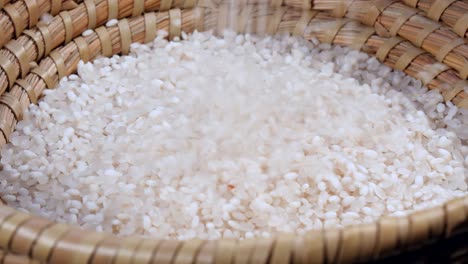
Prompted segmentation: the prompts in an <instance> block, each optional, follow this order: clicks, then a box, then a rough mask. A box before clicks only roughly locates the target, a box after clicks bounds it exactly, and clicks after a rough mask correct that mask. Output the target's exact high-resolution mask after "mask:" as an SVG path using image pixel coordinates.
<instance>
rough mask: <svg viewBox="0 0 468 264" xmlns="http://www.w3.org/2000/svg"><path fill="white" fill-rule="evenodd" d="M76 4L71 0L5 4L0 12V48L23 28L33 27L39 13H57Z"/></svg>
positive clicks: (29, 0)
mask: <svg viewBox="0 0 468 264" xmlns="http://www.w3.org/2000/svg"><path fill="white" fill-rule="evenodd" d="M76 6H77V4H76V3H75V2H73V1H72V0H23V1H17V2H15V3H11V4H8V5H6V6H5V7H4V8H3V11H2V12H0V34H1V36H2V38H0V48H1V47H3V46H4V45H5V44H6V43H7V42H8V41H10V40H11V39H13V38H17V37H19V36H20V35H21V33H23V31H24V30H25V29H28V28H33V27H34V26H35V25H36V24H37V23H38V22H39V18H40V16H41V15H43V14H45V13H51V14H52V15H57V14H58V13H59V12H60V11H61V10H69V9H73V8H75V7H76Z"/></svg>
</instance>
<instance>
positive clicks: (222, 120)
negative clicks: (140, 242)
mask: <svg viewBox="0 0 468 264" xmlns="http://www.w3.org/2000/svg"><path fill="white" fill-rule="evenodd" d="M163 37H164V33H160V34H159V37H158V38H157V39H156V40H155V41H154V42H153V43H151V44H149V45H137V44H134V45H133V46H132V48H133V50H132V53H131V54H130V55H129V56H114V57H112V58H100V59H98V60H96V61H95V62H94V63H87V64H83V63H81V64H80V66H79V70H78V75H72V76H69V77H68V78H65V79H63V80H62V81H61V83H60V85H59V86H58V88H57V89H55V90H48V91H46V96H45V97H44V98H43V100H42V101H40V103H39V106H36V105H31V107H30V109H29V111H28V112H27V113H26V114H25V118H24V120H23V121H21V122H20V123H18V127H17V131H16V132H14V133H13V135H12V138H11V143H10V144H9V145H7V146H6V147H4V148H3V149H2V151H1V155H2V158H1V164H2V165H3V166H4V169H3V171H2V172H1V175H0V178H1V181H0V195H1V197H3V198H4V200H6V201H7V202H8V204H9V205H11V206H13V207H16V208H19V209H20V210H22V211H27V212H31V213H34V214H38V215H42V216H45V217H47V218H49V219H52V220H55V221H59V222H68V223H71V224H76V225H79V226H81V227H83V228H86V229H93V230H98V231H101V230H103V231H108V232H113V233H115V234H119V235H127V234H143V235H150V236H152V237H160V238H177V239H190V238H194V237H197V238H202V239H205V238H209V239H216V238H222V237H235V238H249V237H262V236H270V235H271V234H273V233H275V232H280V231H285V232H295V233H298V234H301V233H304V232H305V231H307V230H310V229H315V228H321V227H324V226H325V227H329V226H344V225H350V224H356V223H363V222H370V221H374V220H376V219H378V218H379V217H381V216H383V215H402V214H406V213H408V212H409V211H412V210H418V209H423V208H427V207H431V206H434V205H439V204H441V203H443V202H444V201H447V200H448V199H451V198H454V197H457V196H462V195H464V194H466V191H467V184H466V179H467V177H468V176H467V167H468V157H467V156H468V147H467V140H468V112H467V110H462V109H457V108H456V107H455V106H454V105H453V104H451V103H447V104H444V103H442V97H441V96H440V95H439V94H438V93H437V91H427V90H426V89H425V88H422V87H421V83H420V82H419V81H416V80H414V79H412V78H410V77H408V76H405V75H404V74H402V73H400V72H392V71H391V70H390V69H389V68H388V67H386V66H383V65H381V64H380V63H379V62H378V61H377V60H375V59H374V58H370V57H369V56H367V55H366V54H363V53H360V52H357V51H351V50H349V49H346V48H342V47H332V46H330V45H323V44H320V45H319V44H318V43H316V42H315V41H312V42H306V41H303V40H300V39H296V38H293V37H289V36H276V37H266V38H260V37H255V36H250V35H245V36H243V35H235V34H232V33H226V34H225V36H224V38H216V37H214V36H213V35H211V34H210V33H194V34H192V35H190V36H186V35H184V37H183V40H181V41H175V42H167V41H166V40H164V38H163Z"/></svg>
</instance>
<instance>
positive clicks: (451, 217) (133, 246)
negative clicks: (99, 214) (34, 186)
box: [0, 0, 468, 262]
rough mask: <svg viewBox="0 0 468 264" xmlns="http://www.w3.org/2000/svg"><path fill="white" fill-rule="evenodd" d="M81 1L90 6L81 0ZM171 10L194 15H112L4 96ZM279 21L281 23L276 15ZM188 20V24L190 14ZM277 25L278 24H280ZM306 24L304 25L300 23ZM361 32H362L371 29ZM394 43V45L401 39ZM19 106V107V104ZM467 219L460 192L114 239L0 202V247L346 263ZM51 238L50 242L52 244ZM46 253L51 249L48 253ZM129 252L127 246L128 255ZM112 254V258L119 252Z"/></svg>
mask: <svg viewBox="0 0 468 264" xmlns="http://www.w3.org/2000/svg"><path fill="white" fill-rule="evenodd" d="M87 2H88V4H89V1H88V0H87ZM174 10H175V11H174ZM171 12H172V13H173V14H174V12H175V13H176V15H177V16H178V17H180V16H181V15H184V14H185V15H187V14H191V15H192V16H196V14H195V11H193V10H191V11H190V12H192V13H189V11H187V13H181V11H180V10H179V9H173V10H171V11H169V12H165V13H164V14H163V13H161V14H162V15H161V17H157V15H156V14H155V13H146V14H145V15H144V16H136V17H135V18H132V19H128V20H127V19H122V20H120V21H119V23H118V25H116V26H113V27H108V28H107V27H100V29H98V30H96V31H94V32H93V33H92V35H90V36H88V37H78V38H75V39H74V41H72V42H70V43H68V44H67V45H66V46H63V47H59V48H57V49H55V51H54V52H52V53H51V54H50V56H48V57H46V58H45V59H43V60H42V61H41V63H40V65H39V67H37V68H35V69H34V70H33V71H32V72H31V73H30V74H28V75H27V77H28V78H29V77H30V78H29V79H27V78H26V77H25V78H23V79H22V80H23V82H17V83H16V84H14V85H13V86H12V88H11V89H10V92H9V93H7V94H6V95H10V96H11V95H13V94H14V91H20V93H19V95H20V97H19V99H18V98H16V97H14V98H15V100H18V101H19V102H20V101H21V100H22V101H21V102H25V100H26V101H28V102H29V101H32V100H31V98H32V95H31V93H35V92H34V91H36V90H38V89H39V88H37V87H36V86H41V87H42V88H40V89H43V88H45V87H46V86H48V87H49V88H50V87H51V86H54V83H55V82H57V79H58V77H60V76H61V75H68V74H67V73H68V71H69V70H68V69H67V67H66V66H67V65H66V64H67V63H69V62H67V60H64V55H63V54H65V52H66V51H69V50H70V49H73V51H74V52H75V54H79V57H80V58H81V59H85V60H87V59H89V58H91V57H93V56H92V54H93V53H96V52H95V51H93V48H92V47H91V46H90V44H91V43H94V44H96V45H94V49H97V50H98V51H97V52H98V53H103V54H104V55H111V53H115V47H113V46H112V44H110V43H109V42H106V39H111V38H110V36H111V34H114V35H115V36H114V35H112V36H114V37H118V38H119V39H120V41H117V42H118V44H117V45H120V46H119V47H118V49H120V50H125V49H126V48H128V47H127V45H130V44H129V42H128V40H129V39H130V40H134V38H135V36H134V35H132V34H133V32H131V31H129V30H127V26H128V29H130V28H131V26H132V27H133V26H135V25H140V27H141V26H142V25H143V26H144V29H143V32H145V36H140V38H141V39H139V40H138V41H140V42H143V41H146V40H148V39H151V38H152V37H154V36H155V30H152V29H155V28H156V25H157V23H162V24H164V23H165V24H164V25H165V27H166V28H167V29H168V31H169V32H170V33H171V35H172V36H176V35H178V34H180V32H181V30H182V29H183V25H182V26H181V25H179V26H178V23H174V21H173V20H174V18H171ZM275 14H277V13H273V17H274V15H275ZM311 15H312V14H311V13H304V16H303V17H301V18H302V19H303V20H301V19H299V21H306V22H307V23H309V22H310V21H311V20H312V18H310V16H311ZM315 15H317V14H315ZM318 15H319V16H320V15H322V13H319V14H318ZM174 16H175V15H173V17H174ZM187 16H188V15H187ZM162 17H164V19H162V20H160V21H158V20H157V18H162ZM182 17H183V16H182ZM309 18H310V19H309ZM275 19H278V18H277V17H274V19H273V21H276V20H275ZM307 19H309V20H307ZM279 21H281V19H280V20H279ZM340 21H341V20H340ZM343 21H344V22H339V24H341V26H342V27H343V26H345V25H346V23H348V22H349V21H348V20H343ZM224 22H225V21H224ZM151 23H153V24H151ZM191 23H192V24H193V20H192V22H191ZM197 23H201V22H196V23H195V24H196V25H198V24H197ZM277 23H278V24H279V23H280V22H277ZM307 23H306V25H305V26H307ZM300 26H301V27H300V29H302V26H303V25H300ZM305 26H304V29H305ZM180 27H182V28H180ZM278 28H279V27H278V26H276V27H275V26H272V27H270V28H269V30H277V29H278ZM296 29H297V28H296ZM340 29H341V27H339V28H338V29H337V30H336V32H334V33H335V34H334V35H333V36H331V37H330V35H326V36H324V38H325V39H331V41H330V42H335V43H336V41H338V39H337V35H338V33H339V32H340ZM302 32H304V31H302ZM365 33H366V34H369V33H370V31H369V32H365ZM372 33H374V32H372ZM370 36H371V35H370V34H369V35H367V36H364V38H365V39H364V42H363V43H362V45H365V41H368V40H369V38H370ZM112 39H114V38H112ZM124 40H125V41H124ZM97 43H99V45H97ZM399 43H401V41H400V42H399ZM399 43H396V44H395V45H394V46H392V47H390V48H389V50H388V52H390V50H391V49H392V48H395V47H396V46H398V45H399ZM354 44H355V43H354V42H353V43H349V45H354ZM362 45H361V46H359V48H361V47H362ZM419 55H421V54H419ZM419 55H417V56H419ZM417 56H416V57H417ZM384 57H386V56H384ZM384 59H385V58H384ZM412 61H413V60H412ZM412 61H411V62H412ZM411 62H409V63H408V65H410V64H411ZM15 63H16V62H15ZM408 65H406V66H408ZM32 83H33V84H32ZM24 86H26V87H24ZM15 89H16V90H15ZM40 89H39V90H40ZM38 94H39V93H38ZM6 95H4V96H3V97H5V96H6ZM13 96H14V95H13ZM3 97H2V98H3ZM13 104H14V103H6V104H0V112H5V111H9V112H8V113H9V114H11V115H12V120H15V121H16V119H15V118H16V117H18V116H19V114H18V113H19V112H18V111H20V110H18V108H17V106H15V105H13ZM19 105H20V107H21V104H19ZM3 106H6V108H3V109H2V108H1V107H3ZM15 116H16V117H15ZM0 129H1V130H2V132H3V133H4V134H6V133H5V128H4V127H2V126H0ZM4 136H5V135H4ZM5 137H7V136H5ZM37 221H42V224H43V226H42V225H41V228H39V229H35V228H34V227H33V224H34V223H36V222H37ZM466 224H468V194H467V195H465V196H463V197H459V198H456V199H452V200H450V201H447V202H446V203H444V204H443V205H440V206H436V207H434V208H429V209H424V210H421V211H416V212H413V213H410V214H409V215H407V216H401V217H395V216H384V217H382V218H380V219H379V220H377V221H375V222H373V223H370V224H359V225H351V226H346V227H343V228H322V229H318V230H312V231H310V232H309V233H307V234H305V235H302V236H301V235H292V234H282V233H278V234H277V236H276V237H275V238H272V239H267V238H257V239H253V240H242V241H241V240H234V241H232V240H230V239H220V240H214V241H211V242H209V241H200V240H188V241H178V240H163V241H159V240H151V239H144V238H141V237H138V238H134V237H128V238H122V239H117V238H116V237H115V236H114V235H112V234H108V233H100V232H93V231H81V230H78V229H77V227H75V226H72V225H63V224H56V223H53V222H52V221H48V220H47V221H46V220H44V219H42V218H39V217H35V216H32V215H29V214H24V213H21V212H18V211H16V209H13V208H10V207H7V206H4V205H1V206H0V237H2V238H3V240H2V238H0V249H3V250H5V251H11V252H13V253H18V254H22V255H24V256H32V257H33V258H34V259H36V260H41V261H47V260H51V261H52V262H54V261H56V262H59V260H63V258H64V257H69V256H70V255H69V254H73V256H74V257H77V258H78V259H79V260H83V261H84V260H91V258H92V257H95V256H100V255H99V254H100V253H99V247H101V246H102V245H103V243H104V244H105V243H109V245H107V247H108V248H112V249H115V251H116V252H117V253H115V254H116V255H118V254H124V256H123V257H122V258H125V257H128V254H130V259H131V258H137V257H141V258H143V256H147V255H148V254H149V252H153V250H155V248H158V249H157V250H158V252H159V251H161V250H163V251H164V252H165V253H167V254H169V255H170V256H169V258H170V260H171V259H172V260H175V259H178V258H182V259H184V258H188V259H189V260H195V258H197V257H199V256H200V252H202V251H203V250H202V249H205V248H207V247H208V246H207V245H211V243H215V244H216V245H217V247H216V249H212V248H208V249H206V250H207V252H209V253H210V254H208V253H207V254H208V255H210V256H212V257H213V258H215V259H218V260H232V257H233V256H232V255H233V254H234V253H238V254H239V253H244V254H246V255H247V256H250V254H253V253H251V251H249V250H254V248H258V250H259V251H258V252H260V253H265V252H267V253H268V254H267V255H266V256H264V255H261V256H259V258H262V259H264V258H267V259H269V260H271V261H272V262H274V261H279V262H282V261H287V260H288V259H291V258H292V256H293V255H294V256H300V257H301V258H303V259H304V260H311V259H312V260H317V261H318V260H325V259H326V260H328V261H346V260H355V259H356V258H373V257H375V256H380V255H382V254H386V253H388V252H390V251H392V250H395V249H398V250H402V249H404V248H406V247H408V246H410V245H416V244H419V242H420V241H423V240H426V239H428V238H442V237H447V236H451V235H452V233H453V232H456V231H457V230H459V228H460V227H463V226H464V225H466ZM25 230H26V231H28V232H32V233H34V237H35V240H34V241H35V242H34V243H33V244H34V245H32V244H31V245H29V247H27V250H25V248H23V246H21V245H19V244H17V243H16V244H15V241H16V240H15V239H16V238H17V237H21V236H23V237H22V238H23V240H21V241H22V242H25V241H26V240H25V237H27V235H29V237H30V236H31V233H27V232H26V231H25ZM50 230H52V231H50ZM49 231H50V232H49ZM115 240H119V241H115ZM51 241H52V242H54V243H52V244H51V243H50V242H51ZM63 241H64V242H63ZM61 242H63V243H61ZM112 243H115V244H112ZM146 243H147V244H146ZM156 243H157V245H156ZM47 245H48V246H47ZM142 245H147V247H143V246H142ZM312 245H313V246H312ZM78 247H80V248H81V249H83V251H82V252H76V250H74V249H76V248H78ZM36 248H39V249H37V252H36V251H34V249H36ZM255 250H256V249H255ZM52 251H53V252H55V253H51V252H52ZM129 251H131V252H130V253H129ZM57 252H58V253H57ZM161 252H162V251H161ZM249 252H250V253H249ZM252 252H254V251H252ZM255 252H257V251H255ZM231 253H232V254H231ZM49 254H51V255H49ZM57 254H59V255H57ZM125 254H127V255H125ZM184 254H185V255H184ZM229 254H231V255H229ZM314 254H315V255H314ZM118 256H120V255H118ZM118 256H117V258H119V257H118ZM151 256H153V257H155V258H156V259H163V258H165V257H168V256H167V255H164V256H159V255H157V254H156V255H153V254H151ZM320 262H321V261H320Z"/></svg>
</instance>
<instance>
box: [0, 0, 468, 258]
mask: <svg viewBox="0 0 468 264" xmlns="http://www.w3.org/2000/svg"><path fill="white" fill-rule="evenodd" d="M39 1H40V0H37V1H18V2H15V3H12V4H9V5H7V6H6V7H11V6H13V5H14V6H15V8H17V9H16V10H17V12H18V14H20V15H21V14H23V13H24V14H25V15H26V16H25V17H27V19H25V20H24V21H29V26H30V27H31V29H30V30H24V29H25V28H26V27H28V26H27V25H23V24H24V23H25V22H24V21H23V22H18V21H19V19H18V18H17V17H15V16H14V14H13V15H12V13H14V12H15V11H12V8H6V10H7V12H4V11H2V12H3V15H5V14H6V15H7V16H8V17H9V18H10V20H11V21H10V24H8V23H7V24H8V25H9V26H10V28H11V29H12V30H11V31H12V32H14V33H15V32H20V31H21V32H22V33H19V34H16V33H15V37H11V39H12V40H11V41H5V43H6V44H5V47H4V48H3V49H2V50H0V68H1V72H0V88H1V90H2V91H1V92H2V96H1V97H0V130H1V132H2V133H0V134H1V136H0V144H2V145H3V144H6V142H7V141H8V138H9V135H10V133H11V132H12V131H13V130H14V127H15V125H16V122H17V121H18V120H21V118H22V113H23V109H25V108H26V107H27V106H28V105H29V104H30V103H36V102H37V100H38V98H39V97H40V95H41V94H42V91H43V90H44V89H46V88H53V87H54V86H55V85H56V84H57V82H58V80H59V79H60V78H62V77H64V76H66V75H69V74H71V73H73V72H75V71H76V68H77V64H78V62H79V60H84V61H89V60H92V59H94V58H96V57H97V56H99V55H104V56H111V55H113V54H117V53H122V54H126V53H128V51H129V47H130V43H132V42H141V43H143V42H149V41H151V40H152V39H153V38H154V37H155V36H156V31H157V30H160V29H163V30H167V31H168V32H169V37H170V38H173V37H176V36H179V35H180V34H181V32H182V31H185V32H192V31H194V30H200V31H201V30H215V31H221V30H223V29H225V28H230V29H234V30H237V31H238V32H253V33H267V34H273V33H276V32H288V33H291V34H296V35H299V36H302V37H304V38H306V39H310V38H313V37H316V38H318V39H319V40H320V41H321V42H324V43H333V44H338V45H345V46H350V47H352V48H355V49H360V50H362V51H365V52H367V53H369V54H371V55H375V56H376V57H377V58H378V59H379V60H380V61H382V62H383V63H385V64H387V65H389V66H390V67H393V68H395V69H398V70H402V71H404V72H406V73H407V74H408V75H411V76H414V77H416V78H419V79H420V80H421V81H422V82H423V83H424V84H426V85H427V86H428V87H429V88H434V89H439V90H440V91H441V93H442V94H443V96H444V98H445V99H446V100H447V101H448V100H451V101H452V102H453V103H455V104H457V105H458V106H460V107H467V108H468V103H467V96H466V93H465V91H464V89H465V88H466V87H467V84H466V77H463V69H464V67H466V64H467V62H466V61H465V62H463V56H461V55H460V54H463V46H465V45H466V38H465V37H464V36H463V34H462V35H461V36H460V34H459V32H458V33H457V34H456V35H458V36H456V37H454V38H455V39H456V40H457V41H458V43H462V44H460V45H458V46H456V45H452V46H454V47H451V46H449V44H444V45H445V46H440V47H439V48H438V49H434V47H432V46H431V45H430V39H428V40H427V41H428V43H429V44H426V46H424V43H425V42H426V39H425V38H430V35H431V34H436V33H434V32H437V31H436V30H440V29H441V28H442V29H443V30H451V29H449V27H445V26H442V25H440V26H437V27H434V26H433V25H434V23H439V22H432V23H427V25H426V27H427V28H429V29H431V30H432V31H430V30H428V32H429V33H427V32H425V33H427V34H426V35H425V38H423V39H422V41H421V40H420V39H411V38H410V37H409V36H406V35H405V34H403V33H402V34H398V32H399V30H403V31H404V27H405V26H407V27H410V26H412V25H411V23H409V22H411V21H410V20H405V21H403V22H401V20H402V19H400V20H398V19H394V20H395V21H394V24H390V25H385V23H384V21H386V20H385V19H384V18H385V9H386V8H388V7H389V6H390V7H391V6H392V5H394V4H401V3H398V2H397V1H367V4H368V6H367V8H368V10H371V9H373V8H377V10H378V11H379V14H378V15H377V16H376V18H375V21H374V23H371V25H367V26H366V25H364V24H362V23H365V21H364V20H365V19H364V18H363V17H359V15H355V14H352V10H349V11H348V12H346V11H347V10H346V9H345V10H344V11H343V10H342V9H343V8H342V7H343V6H342V4H343V3H345V4H347V3H348V1H344V2H341V1H338V2H336V3H335V4H334V5H333V4H332V5H331V6H330V7H326V8H325V7H324V8H315V7H317V6H320V5H318V3H319V2H320V1H313V2H312V3H310V1H299V0H297V1H285V3H282V1H274V0H272V1H258V2H261V3H263V5H255V4H240V5H233V4H232V3H231V4H229V3H227V4H226V3H223V1H189V0H186V1H165V0H163V1H156V0H138V1H128V0H127V1H123V0H95V1H92V0H85V1H84V2H83V3H81V4H77V5H76V6H73V8H72V9H70V10H69V11H62V12H60V13H59V14H58V15H57V16H55V17H54V19H53V21H52V22H51V23H49V24H40V23H39V25H38V27H35V26H34V25H35V24H36V23H32V19H33V17H38V15H39V14H35V15H32V13H31V12H32V11H34V10H36V12H44V10H45V12H48V11H50V9H51V8H52V6H55V8H56V6H57V5H58V2H57V0H51V1H44V0H42V1H40V3H42V4H43V5H47V3H48V4H49V10H47V8H44V9H42V11H40V10H39V9H34V8H31V6H32V5H34V3H35V4H36V5H37V6H39V5H40V3H39ZM60 2H61V1H60ZM251 2H255V1H251ZM299 2H300V4H301V5H299V4H298V3H299ZM435 2H436V3H437V2H438V1H435ZM304 3H306V4H305V5H302V4H304ZM307 3H309V4H308V5H307ZM282 4H284V5H282ZM21 5H24V6H25V7H26V9H24V8H23V9H21ZM385 5H386V7H385V8H383V9H382V6H385ZM401 5H402V4H401ZM439 5H440V3H439ZM301 7H302V8H301ZM347 7H348V8H350V7H352V5H351V3H349V4H348V5H347ZM171 8H172V9H171ZM311 8H313V9H320V10H322V11H315V10H311ZM340 8H341V9H340ZM408 8H409V9H406V7H404V8H403V9H402V10H413V9H411V8H410V7H408ZM441 8H443V7H441ZM445 8H446V9H447V8H448V7H445ZM25 10H26V11H25ZM327 10H328V11H330V12H326V11H327ZM337 10H338V11H339V12H338V11H337ZM444 10H445V9H444ZM444 10H442V11H441V12H440V16H441V17H443V14H444ZM151 11H159V12H157V13H154V12H151ZM413 11H414V13H413V14H412V15H417V16H423V14H422V13H421V12H420V11H416V10H415V9H414V10H413ZM22 12H23V13H22ZM369 12H370V11H369ZM405 12H407V11H402V14H401V16H402V17H405V16H408V15H407V13H405ZM434 12H435V11H433V13H434ZM350 13H351V14H350ZM364 13H365V12H364ZM437 13H439V12H437ZM1 16H2V14H0V23H1V18H2V17H1ZM130 16H131V18H125V17H130ZM337 16H338V18H335V17H337ZM343 16H347V17H349V18H341V17H343ZM388 16H390V15H388ZM233 17H236V18H237V19H233ZM113 18H117V19H120V20H119V22H118V24H117V25H114V26H110V27H100V26H101V25H103V24H105V22H106V21H108V20H110V19H113ZM379 18H381V19H382V21H380V20H379ZM356 20H358V21H360V22H362V23H359V22H357V21H356ZM387 20H388V19H387ZM233 21H234V22H233ZM36 22H37V21H36ZM380 22H382V23H380ZM443 22H444V21H443ZM21 23H23V24H21ZM397 23H398V25H399V26H400V28H399V29H397V30H395V26H394V25H395V24H397ZM400 24H401V25H400ZM423 24H424V23H423ZM317 25H320V26H317ZM7 27H8V26H7ZM381 27H383V28H384V29H385V28H386V27H389V29H393V31H396V32H393V33H395V34H393V35H392V34H390V35H388V34H387V33H389V32H385V30H384V29H382V28H381ZM87 28H92V29H94V28H96V30H95V31H94V32H93V33H92V34H91V35H88V36H86V37H79V35H80V34H81V33H82V32H83V31H84V30H85V29H87ZM23 31H24V32H23ZM458 31H460V30H458ZM465 31H466V30H465ZM12 34H13V33H12ZM397 35H398V36H400V37H398V36H397ZM405 37H406V38H405ZM460 40H461V41H462V42H460ZM420 42H421V45H417V44H418V43H420ZM0 43H2V42H0ZM447 43H453V41H452V40H450V41H447ZM417 46H419V48H418V47H417ZM447 47H448V48H447ZM450 48H451V49H450ZM425 49H428V50H430V51H429V52H425V51H424V50H425ZM456 49H458V50H456ZM452 53H453V54H452ZM441 54H442V55H441ZM447 56H452V57H450V61H451V63H452V64H454V65H455V64H456V65H461V66H460V67H458V69H457V67H453V65H448V64H450V63H447V64H444V63H443V62H444V60H445V59H446V58H447ZM457 56H458V57H457ZM460 56H461V57H460ZM457 59H458V60H460V61H461V62H458V61H457ZM35 63H37V64H38V65H35ZM464 63H465V64H464ZM434 65H435V66H434ZM463 65H465V66H463ZM421 72H423V73H424V74H421ZM467 229H468V196H465V197H463V198H459V199H455V200H452V201H449V202H447V203H446V204H444V205H442V206H439V207H436V208H432V209H429V210H423V211H418V212H415V213H413V214H411V215H409V216H407V217H398V218H397V217H384V218H382V219H380V220H379V221H377V222H376V223H372V224H365V225H357V226H350V227H346V228H343V229H323V230H314V231H311V232H309V233H307V234H306V235H304V236H295V235H292V234H278V235H277V236H275V237H274V238H270V239H247V240H243V241H238V240H217V241H202V240H190V241H175V240H151V239H143V238H141V237H137V236H135V237H127V238H117V237H115V236H113V235H110V234H104V233H97V232H88V231H82V230H80V229H78V228H76V227H72V226H68V225H64V224H55V223H52V222H50V221H48V220H45V219H42V218H39V217H36V216H32V215H28V214H24V213H21V212H17V211H15V210H14V209H12V208H10V207H7V206H0V250H1V251H0V263H248V262H250V263H350V262H364V261H372V260H386V261H388V262H389V263H394V262H395V261H397V259H398V258H392V256H395V255H398V254H401V253H402V252H403V253H404V252H407V253H404V254H405V255H400V259H399V260H398V261H403V262H404V261H405V260H406V261H407V260H411V258H412V260H420V261H421V257H423V256H424V255H426V256H429V257H433V259H430V258H427V257H426V258H425V259H424V258H423V259H422V260H423V261H436V262H437V261H441V262H445V261H448V260H451V261H460V262H463V261H465V260H466V258H467V257H466V255H467V254H468V253H467V251H468V248H467V247H468V245H467V243H468V242H467V241H466V240H467V239H464V236H466V233H467V232H468V230H467ZM451 244H453V248H452V245H451ZM408 252H409V253H408ZM411 252H416V253H413V255H411V254H412V253H411ZM438 254H446V255H447V258H443V257H441V256H439V258H437V257H438V256H437V255H438ZM2 261H3V262H2Z"/></svg>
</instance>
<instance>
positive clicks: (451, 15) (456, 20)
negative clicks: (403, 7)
mask: <svg viewBox="0 0 468 264" xmlns="http://www.w3.org/2000/svg"><path fill="white" fill-rule="evenodd" d="M403 2H405V4H407V5H409V6H412V7H416V8H418V9H420V10H422V11H424V12H425V13H426V15H427V17H428V18H430V19H432V20H434V21H442V22H443V23H444V24H446V25H448V26H449V27H451V28H452V29H453V31H454V32H455V33H457V35H459V36H460V37H468V32H467V31H468V2H466V1H455V0H404V1H403Z"/></svg>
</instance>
